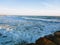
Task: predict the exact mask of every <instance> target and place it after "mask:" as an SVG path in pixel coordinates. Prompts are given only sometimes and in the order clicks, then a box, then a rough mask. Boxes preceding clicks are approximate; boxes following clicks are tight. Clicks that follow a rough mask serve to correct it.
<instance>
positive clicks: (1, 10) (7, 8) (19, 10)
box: [0, 0, 60, 15]
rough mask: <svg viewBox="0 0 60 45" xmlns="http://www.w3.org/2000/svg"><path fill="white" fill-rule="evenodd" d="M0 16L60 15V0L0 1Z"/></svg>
mask: <svg viewBox="0 0 60 45" xmlns="http://www.w3.org/2000/svg"><path fill="white" fill-rule="evenodd" d="M0 14H2V15H3V14H7V15H60V0H0Z"/></svg>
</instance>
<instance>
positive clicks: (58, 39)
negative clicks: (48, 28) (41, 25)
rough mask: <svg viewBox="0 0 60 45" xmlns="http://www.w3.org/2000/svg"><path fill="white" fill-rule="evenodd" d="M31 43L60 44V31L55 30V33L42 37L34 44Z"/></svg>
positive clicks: (37, 44)
mask: <svg viewBox="0 0 60 45" xmlns="http://www.w3.org/2000/svg"><path fill="white" fill-rule="evenodd" d="M29 45H60V31H57V32H55V33H54V34H53V35H52V34H50V35H46V36H44V37H40V38H39V39H38V40H36V42H35V43H34V44H33V43H31V44H29Z"/></svg>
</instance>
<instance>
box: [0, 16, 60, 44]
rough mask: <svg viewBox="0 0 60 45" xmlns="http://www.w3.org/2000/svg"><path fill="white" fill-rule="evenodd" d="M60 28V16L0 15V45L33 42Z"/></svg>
mask: <svg viewBox="0 0 60 45" xmlns="http://www.w3.org/2000/svg"><path fill="white" fill-rule="evenodd" d="M58 30H60V17H52V16H50V17H48V16H0V45H5V44H6V45H15V44H18V43H19V44H20V45H21V44H23V43H24V44H26V43H34V42H35V41H36V40H37V39H38V38H40V37H43V36H45V35H49V34H53V33H54V32H55V31H58Z"/></svg>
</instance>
